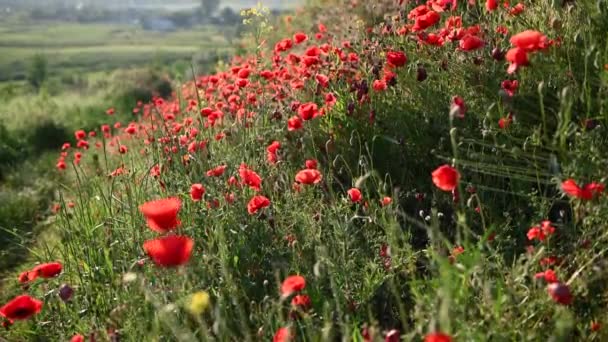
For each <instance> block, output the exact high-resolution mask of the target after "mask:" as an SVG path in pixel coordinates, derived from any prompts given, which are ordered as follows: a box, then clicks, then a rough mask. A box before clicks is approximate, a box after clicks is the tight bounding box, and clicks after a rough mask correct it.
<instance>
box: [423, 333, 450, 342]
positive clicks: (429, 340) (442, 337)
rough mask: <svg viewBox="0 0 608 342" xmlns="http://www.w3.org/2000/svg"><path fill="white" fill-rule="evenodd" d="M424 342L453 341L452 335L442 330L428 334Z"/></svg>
mask: <svg viewBox="0 0 608 342" xmlns="http://www.w3.org/2000/svg"><path fill="white" fill-rule="evenodd" d="M424 342H452V337H451V336H450V335H446V334H444V333H441V332H434V333H430V334H427V335H426V336H425V337H424Z"/></svg>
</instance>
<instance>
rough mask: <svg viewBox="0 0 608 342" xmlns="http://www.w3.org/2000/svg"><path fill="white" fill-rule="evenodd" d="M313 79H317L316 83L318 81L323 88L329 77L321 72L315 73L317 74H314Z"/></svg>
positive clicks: (327, 83)
mask: <svg viewBox="0 0 608 342" xmlns="http://www.w3.org/2000/svg"><path fill="white" fill-rule="evenodd" d="M315 79H316V80H317V83H319V85H320V86H321V87H323V88H326V87H327V86H328V85H329V77H327V76H325V75H323V74H317V76H315Z"/></svg>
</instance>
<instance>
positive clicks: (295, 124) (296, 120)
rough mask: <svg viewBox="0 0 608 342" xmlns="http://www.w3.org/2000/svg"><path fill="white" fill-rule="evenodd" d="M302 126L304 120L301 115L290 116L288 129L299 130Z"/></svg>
mask: <svg viewBox="0 0 608 342" xmlns="http://www.w3.org/2000/svg"><path fill="white" fill-rule="evenodd" d="M300 128H302V120H301V119H300V117H299V116H292V117H291V118H289V119H288V120H287V130H288V131H290V132H292V131H297V130H298V129H300Z"/></svg>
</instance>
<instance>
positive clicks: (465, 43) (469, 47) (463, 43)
mask: <svg viewBox="0 0 608 342" xmlns="http://www.w3.org/2000/svg"><path fill="white" fill-rule="evenodd" d="M484 45H485V41H484V40H483V39H481V38H479V37H477V36H475V35H471V34H468V35H466V36H464V37H463V38H462V39H461V40H460V42H459V45H458V49H460V50H461V51H473V50H477V49H480V48H482V47H483V46H484Z"/></svg>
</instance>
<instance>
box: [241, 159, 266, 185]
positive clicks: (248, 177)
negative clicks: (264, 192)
mask: <svg viewBox="0 0 608 342" xmlns="http://www.w3.org/2000/svg"><path fill="white" fill-rule="evenodd" d="M239 176H240V177H241V182H242V183H243V184H245V185H248V186H249V187H250V188H252V189H254V190H255V191H260V187H261V186H262V177H260V175H258V174H257V173H256V172H255V171H253V170H250V169H249V168H248V167H247V166H246V165H244V164H243V165H241V166H240V167H239Z"/></svg>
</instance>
